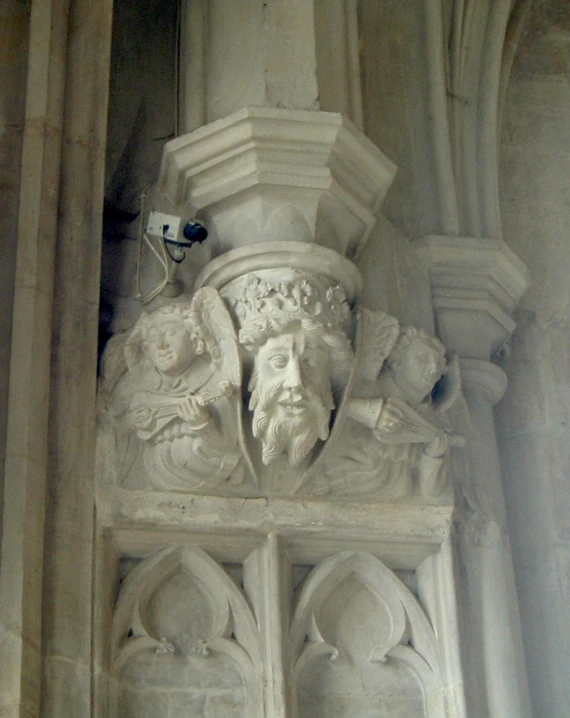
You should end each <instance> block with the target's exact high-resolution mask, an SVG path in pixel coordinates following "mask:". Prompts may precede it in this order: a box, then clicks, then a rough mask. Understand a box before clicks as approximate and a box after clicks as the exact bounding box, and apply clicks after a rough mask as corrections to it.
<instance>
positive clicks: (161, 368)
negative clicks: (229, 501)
mask: <svg viewBox="0 0 570 718" xmlns="http://www.w3.org/2000/svg"><path fill="white" fill-rule="evenodd" d="M120 349H121V347H119V348H117V349H115V354H116V353H117V351H120ZM122 353H123V356H124V361H125V365H126V366H125V368H126V371H125V373H124V375H123V376H122V378H121V379H120V380H119V381H118V382H116V388H115V390H114V393H115V395H116V402H115V403H116V404H118V406H119V410H118V411H116V412H115V413H116V414H118V413H119V412H120V413H121V418H122V421H123V426H125V427H126V429H127V434H130V437H132V438H134V437H136V439H138V442H137V445H135V447H134V448H135V451H136V450H137V449H138V450H142V452H143V456H144V465H145V467H146V470H147V474H148V477H149V478H150V482H151V485H152V487H153V488H159V489H175V490H192V491H196V490H198V491H199V490H200V489H203V490H211V489H214V488H215V487H216V486H218V485H219V484H220V483H221V482H225V481H228V480H229V482H230V483H234V484H235V483H240V482H241V480H242V479H243V468H242V466H241V464H240V458H241V452H240V449H239V441H238V434H239V421H238V416H239V407H238V400H237V399H236V398H235V397H233V396H232V395H233V394H234V392H236V391H237V388H238V387H239V385H240V381H241V378H240V375H239V371H240V370H239V366H240V363H239V356H238V352H237V344H236V341H235V335H234V330H233V325H232V322H231V319H230V317H229V315H228V314H227V311H226V309H225V307H224V305H223V302H222V300H221V298H220V296H219V294H218V293H217V291H216V290H215V289H212V288H210V287H208V288H203V289H200V290H199V291H198V292H196V294H195V295H194V297H193V299H192V302H191V303H190V304H187V305H180V304H179V305H168V306H164V307H161V308H160V309H157V310H156V311H154V312H152V313H150V314H148V313H144V314H142V315H141V316H140V317H139V319H138V321H137V322H136V324H135V326H134V327H133V329H132V330H131V332H130V333H129V334H128V335H127V336H126V338H125V339H124V341H123V343H122ZM115 371H116V370H115ZM133 435H134V436H133ZM128 438H129V437H128ZM128 453H130V454H131V457H132V454H133V450H132V442H131V447H130V448H129V452H128ZM130 461H131V463H132V458H131V460H130Z"/></svg>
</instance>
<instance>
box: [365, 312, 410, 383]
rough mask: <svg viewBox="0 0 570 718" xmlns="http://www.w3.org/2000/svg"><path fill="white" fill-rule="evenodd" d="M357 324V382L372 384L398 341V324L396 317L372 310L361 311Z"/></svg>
mask: <svg viewBox="0 0 570 718" xmlns="http://www.w3.org/2000/svg"><path fill="white" fill-rule="evenodd" d="M358 323H359V325H360V326H359V336H360V343H359V344H360V345H359V347H358V381H359V382H363V383H366V382H374V381H376V379H377V378H378V374H379V373H380V370H381V369H382V365H383V364H384V360H385V359H386V357H387V356H388V355H389V354H390V352H391V351H392V349H393V348H394V346H395V344H396V342H397V341H398V336H399V333H400V323H399V322H398V320H397V319H396V317H392V316H390V315H389V314H385V313H384V312H381V311H378V310H374V309H361V310H360V313H359V317H358Z"/></svg>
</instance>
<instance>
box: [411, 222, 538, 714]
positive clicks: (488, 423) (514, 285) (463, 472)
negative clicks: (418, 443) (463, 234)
mask: <svg viewBox="0 0 570 718" xmlns="http://www.w3.org/2000/svg"><path fill="white" fill-rule="evenodd" d="M420 246H421V250H420V252H421V253H422V254H423V255H424V257H425V259H426V260H427V262H428V264H429V266H430V270H431V281H432V294H433V298H434V309H435V315H436V323H437V327H438V333H439V335H440V337H441V339H442V340H443V341H444V343H445V344H446V346H447V347H448V348H449V349H450V350H455V351H456V352H457V353H458V354H459V355H460V357H461V375H462V384H463V393H464V396H465V400H466V407H465V408H466V416H465V428H464V433H465V435H466V448H465V450H464V455H463V457H460V458H459V461H458V465H457V470H456V477H455V478H456V481H457V535H458V551H459V562H460V575H461V587H460V594H461V595H462V606H461V609H462V613H463V643H464V650H463V656H464V657H463V660H464V662H465V677H466V681H467V686H466V695H467V703H468V710H469V714H470V715H477V716H478V715H481V716H482V715H486V716H487V715H488V716H490V718H523V717H528V718H530V715H531V712H530V702H529V696H528V687H527V680H526V670H525V665H524V653H523V646H522V636H521V630H520V619H519V611H518V601H517V594H516V587H515V582H514V574H513V567H512V556H511V549H510V544H509V539H508V534H507V526H506V512H505V503H504V496H503V486H502V479H501V471H500V463H499V454H498V449H497V440H496V434H495V423H494V416H493V406H494V405H495V404H496V403H497V402H498V401H499V399H500V398H501V397H502V395H503V393H504V391H505V389H506V386H507V379H506V376H505V374H504V372H503V371H502V370H501V369H500V368H499V367H497V366H496V365H495V364H493V363H492V361H491V359H492V358H493V356H494V355H495V354H496V353H497V352H498V351H499V350H500V349H501V347H502V345H503V343H504V341H505V340H506V338H507V337H508V335H509V334H510V332H511V331H512V329H513V328H514V323H513V321H512V319H511V317H510V312H511V311H512V310H513V308H514V306H515V304H516V303H517V301H518V299H519V298H520V296H521V295H522V293H523V292H524V290H525V288H526V286H527V274H526V269H525V267H524V264H523V263H522V262H521V261H520V260H519V259H518V258H517V257H516V256H515V255H514V254H513V253H512V252H510V251H509V250H508V248H507V247H506V246H505V245H504V244H503V243H501V242H499V241H495V240H475V239H466V238H458V239H455V238H448V237H441V236H432V237H428V238H427V239H425V240H423V241H422V242H421V245H420ZM483 687H484V690H482V689H483Z"/></svg>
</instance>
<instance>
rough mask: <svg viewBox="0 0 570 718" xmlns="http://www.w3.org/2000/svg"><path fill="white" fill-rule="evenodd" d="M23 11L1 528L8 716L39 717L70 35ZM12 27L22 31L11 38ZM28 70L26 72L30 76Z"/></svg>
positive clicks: (1, 684)
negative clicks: (52, 359) (56, 268)
mask: <svg viewBox="0 0 570 718" xmlns="http://www.w3.org/2000/svg"><path fill="white" fill-rule="evenodd" d="M20 5H21V8H20V12H19V15H20V16H19V17H18V16H16V15H14V14H13V10H14V9H13V8H8V7H6V6H4V7H3V8H2V23H6V24H5V25H4V24H3V28H2V29H3V34H4V31H5V32H6V36H7V37H8V40H6V41H4V40H3V45H4V46H5V47H6V48H7V49H8V50H7V52H6V54H5V57H3V59H2V62H5V61H8V58H12V59H13V60H14V61H15V64H16V67H14V68H12V69H11V72H12V73H13V77H14V79H15V81H18V80H20V81H23V85H24V88H25V89H24V93H25V110H24V117H23V126H22V124H20V126H19V127H18V122H14V123H13V124H14V125H16V127H12V128H11V129H10V134H8V133H7V134H5V135H4V139H6V138H9V137H10V135H12V147H11V152H12V154H13V155H14V158H15V159H16V158H17V157H18V146H19V144H20V143H19V142H18V141H17V135H18V132H21V134H22V142H21V148H22V152H21V157H20V158H18V159H16V161H17V162H18V161H19V160H21V166H20V167H19V171H20V178H19V180H18V178H17V171H16V168H14V167H12V177H11V183H13V184H12V187H10V186H9V185H8V186H7V191H6V192H5V191H4V189H3V190H2V195H3V201H4V198H6V200H7V201H6V203H5V204H4V203H3V205H2V212H3V214H4V213H6V215H5V217H4V219H6V218H7V219H8V220H10V221H11V226H10V227H9V230H8V227H7V226H6V225H3V229H5V230H6V231H5V233H3V235H2V238H3V240H4V244H5V245H6V246H8V245H11V249H6V253H7V257H6V259H5V260H4V259H3V262H5V264H6V269H7V268H8V265H9V264H10V261H9V259H10V254H12V253H15V255H16V262H15V276H14V275H12V279H13V283H14V292H13V313H12V330H11V345H10V355H9V356H10V365H9V387H8V397H7V399H8V400H7V422H6V423H7V430H6V436H7V451H6V460H5V466H4V469H5V473H4V476H5V478H4V486H3V500H4V503H3V507H2V508H3V517H2V518H3V520H2V521H1V522H0V526H1V529H2V537H1V539H0V544H1V553H0V716H2V718H20V716H27V717H29V718H32V717H33V716H34V717H35V716H39V715H40V700H41V672H42V620H41V616H42V577H43V562H44V516H45V500H46V484H47V473H48V472H47V459H48V452H49V446H48V428H49V417H48V412H49V390H50V357H51V342H52V332H51V320H52V294H53V282H54V254H55V246H56V224H57V188H58V181H59V165H60V150H61V128H62V120H63V104H64V103H63V99H64V98H63V82H62V77H63V71H64V70H63V68H64V65H65V45H66V38H67V17H66V3H65V2H56V1H54V2H32V3H30V4H26V10H27V12H25V11H24V4H20ZM28 5H31V7H28ZM10 10H12V12H10ZM12 23H14V24H15V26H16V27H15V28H13V29H15V30H16V33H17V34H16V33H14V34H12V33H11V29H12V27H11V26H12ZM18 53H21V57H20V58H19V60H18V59H17V58H18ZM26 55H27V57H26ZM26 64H27V74H26V77H25V78H22V74H23V70H22V68H25V67H26ZM17 65H20V68H18V67H17ZM2 85H4V78H2ZM24 93H23V94H24ZM4 101H5V98H2V104H3V103H4ZM9 102H10V104H11V105H13V106H14V110H16V109H18V107H19V105H20V103H19V102H18V101H17V99H16V98H13V97H10V98H9ZM20 109H21V108H20ZM2 110H3V108H0V114H1V115H4V113H3V112H2ZM3 149H4V147H2V150H3ZM5 271H6V270H5V269H3V270H2V275H3V278H4V279H6V280H8V277H9V274H10V273H11V271H13V268H12V267H10V269H8V271H6V273H5V274H4V272H5ZM6 290H8V291H6ZM5 291H6V293H8V292H9V289H8V287H3V288H2V291H1V292H0V294H2V295H4V293H5ZM7 313H8V314H9V312H7ZM3 352H4V347H3ZM3 357H4V358H6V355H5V354H3ZM2 433H3V432H2ZM2 449H3V447H2ZM0 490H2V487H0Z"/></svg>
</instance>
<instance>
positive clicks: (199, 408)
mask: <svg viewBox="0 0 570 718" xmlns="http://www.w3.org/2000/svg"><path fill="white" fill-rule="evenodd" d="M177 413H178V416H179V417H180V418H181V419H182V420H183V421H185V422H186V423H187V424H190V426H191V427H192V428H193V429H200V428H201V427H203V426H205V425H206V424H207V423H208V421H209V420H210V414H209V412H208V410H207V409H206V408H205V407H204V405H203V404H202V402H201V400H200V397H198V396H196V395H194V394H188V396H184V397H182V398H181V399H179V400H178V403H177Z"/></svg>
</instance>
